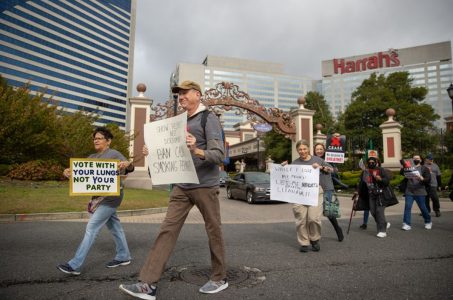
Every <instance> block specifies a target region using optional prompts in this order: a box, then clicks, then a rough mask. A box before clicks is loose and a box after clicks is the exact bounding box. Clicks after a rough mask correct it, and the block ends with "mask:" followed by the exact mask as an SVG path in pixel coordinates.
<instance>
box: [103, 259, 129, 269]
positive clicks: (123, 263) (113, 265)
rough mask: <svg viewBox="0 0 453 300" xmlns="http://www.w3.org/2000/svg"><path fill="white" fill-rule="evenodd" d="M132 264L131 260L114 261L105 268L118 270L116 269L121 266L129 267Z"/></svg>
mask: <svg viewBox="0 0 453 300" xmlns="http://www.w3.org/2000/svg"><path fill="white" fill-rule="evenodd" d="M130 263H131V260H130V259H129V260H116V259H114V260H112V261H111V262H109V263H107V264H106V265H105V266H106V267H107V268H116V267H119V266H127V265H128V264H130Z"/></svg>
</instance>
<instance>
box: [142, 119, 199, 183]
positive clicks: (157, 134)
mask: <svg viewBox="0 0 453 300" xmlns="http://www.w3.org/2000/svg"><path fill="white" fill-rule="evenodd" d="M186 128H187V112H184V113H182V114H180V115H178V116H176V117H172V118H167V119H164V120H159V121H155V122H151V123H147V124H145V127H144V133H145V136H144V138H145V144H146V146H147V147H148V151H149V155H148V163H149V164H148V168H149V171H150V174H151V180H152V182H153V184H156V185H159V184H173V183H197V184H198V183H199V181H198V176H197V173H196V171H195V166H194V164H193V160H192V155H191V154H190V150H189V149H188V148H187V145H186Z"/></svg>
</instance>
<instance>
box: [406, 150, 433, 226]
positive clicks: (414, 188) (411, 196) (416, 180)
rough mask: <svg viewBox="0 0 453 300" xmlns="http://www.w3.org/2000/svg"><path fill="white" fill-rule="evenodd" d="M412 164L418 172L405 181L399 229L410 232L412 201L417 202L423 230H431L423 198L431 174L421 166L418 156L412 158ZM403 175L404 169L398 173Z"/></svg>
mask: <svg viewBox="0 0 453 300" xmlns="http://www.w3.org/2000/svg"><path fill="white" fill-rule="evenodd" d="M412 160H413V162H414V171H418V173H417V174H416V176H411V177H410V178H408V180H407V186H406V191H405V193H404V194H405V196H404V199H405V201H406V204H405V205H404V217H403V226H402V227H401V229H403V230H405V231H408V230H411V229H412V227H411V211H412V205H413V204H414V200H415V201H416V202H417V205H418V207H419V208H420V211H421V213H422V216H423V219H424V220H425V229H428V230H429V229H431V228H432V226H433V223H432V222H431V216H430V214H429V212H428V209H427V208H426V203H425V198H426V195H427V194H428V193H427V192H426V187H427V186H429V185H430V183H431V173H430V172H429V169H428V168H427V167H425V166H423V165H422V164H421V162H422V160H421V157H420V155H414V156H413V157H412ZM400 173H401V174H404V168H402V169H401V171H400Z"/></svg>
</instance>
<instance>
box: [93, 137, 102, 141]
mask: <svg viewBox="0 0 453 300" xmlns="http://www.w3.org/2000/svg"><path fill="white" fill-rule="evenodd" d="M102 140H105V138H104V137H95V138H93V141H102Z"/></svg>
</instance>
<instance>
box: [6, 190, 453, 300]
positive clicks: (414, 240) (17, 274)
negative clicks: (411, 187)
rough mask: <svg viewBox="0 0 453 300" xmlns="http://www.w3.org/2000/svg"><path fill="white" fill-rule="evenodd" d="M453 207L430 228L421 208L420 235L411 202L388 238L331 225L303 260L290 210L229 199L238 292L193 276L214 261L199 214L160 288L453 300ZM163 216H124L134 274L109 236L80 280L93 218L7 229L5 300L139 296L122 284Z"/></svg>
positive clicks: (183, 292)
mask: <svg viewBox="0 0 453 300" xmlns="http://www.w3.org/2000/svg"><path fill="white" fill-rule="evenodd" d="M222 195H223V194H222ZM341 203H342V208H343V218H342V219H340V220H339V223H340V225H342V227H343V228H344V230H346V227H347V223H348V221H349V209H350V208H348V207H350V203H349V200H348V199H341ZM452 204H453V203H451V202H441V207H443V208H444V209H443V214H442V216H441V217H440V218H433V223H434V225H433V229H432V230H430V231H428V230H425V229H424V228H423V219H422V218H421V217H419V216H418V213H417V212H416V210H415V209H414V213H413V222H412V227H413V229H412V230H411V231H408V232H405V231H402V230H401V229H400V226H401V219H402V216H401V214H402V205H401V204H399V205H398V206H395V207H392V208H391V209H389V213H388V221H390V222H391V223H392V227H391V228H390V229H389V236H388V237H387V238H385V239H378V238H377V237H376V236H375V234H376V232H375V225H374V221H373V219H372V218H371V217H370V223H369V229H368V230H365V231H363V230H361V229H359V228H358V226H359V225H360V221H361V220H360V218H361V214H358V215H357V216H356V218H355V219H354V220H353V223H352V226H351V232H350V234H349V235H347V236H346V238H345V240H344V241H343V242H341V243H340V242H338V241H337V240H336V236H335V233H334V231H333V229H332V226H331V225H330V224H329V222H328V221H327V220H326V219H325V220H323V238H322V240H321V251H320V252H318V253H316V252H308V253H301V252H299V251H298V245H297V242H296V235H295V229H294V221H293V219H292V213H291V205H290V204H264V205H261V204H258V205H249V204H247V203H245V202H241V201H236V200H226V199H224V198H222V201H221V205H222V218H223V222H224V226H223V228H224V235H225V241H226V246H227V249H226V251H227V261H228V265H229V266H230V271H229V274H232V279H233V280H232V284H231V286H230V287H229V288H228V289H226V290H225V291H222V292H220V293H218V294H214V295H202V294H200V293H198V288H199V284H194V283H193V281H194V280H193V279H192V280H188V279H187V278H186V277H187V276H185V275H186V274H188V273H190V271H192V270H194V271H197V270H198V269H202V270H205V269H209V264H210V262H209V250H208V246H207V238H206V234H205V231H204V226H203V224H202V223H201V222H200V216H199V213H198V212H197V211H196V210H194V211H193V212H191V214H190V217H189V219H188V222H187V224H186V225H185V226H184V227H183V230H182V232H181V234H180V237H179V240H178V243H177V245H176V248H175V250H174V252H173V255H172V257H171V259H170V261H169V262H168V265H167V270H166V272H165V273H164V275H163V278H162V280H161V282H160V283H159V288H158V299H365V298H366V299H453V279H452V278H453V276H452V274H453V205H452ZM162 217H163V215H162V214H157V215H153V216H140V217H127V218H122V222H123V223H124V228H125V231H126V236H127V239H128V242H129V247H130V249H131V252H132V255H133V262H132V263H131V265H129V266H125V267H118V268H115V269H107V268H105V266H104V264H105V263H106V262H108V261H109V260H111V259H112V258H113V255H114V243H113V240H112V238H111V236H110V234H109V233H108V231H107V230H106V229H103V230H102V232H101V234H100V235H99V237H98V239H97V241H96V243H95V245H94V247H93V248H92V249H91V251H90V255H89V257H88V258H87V260H86V262H85V265H84V266H83V268H82V275H80V276H77V277H73V276H68V275H65V274H63V273H61V272H60V271H58V270H57V269H56V265H57V264H59V263H62V262H66V261H67V260H68V259H69V258H70V257H71V256H72V255H73V254H74V251H75V250H76V248H77V246H78V244H79V243H80V241H81V239H82V236H83V234H84V230H85V223H86V221H79V220H73V221H41V222H16V223H4V224H0V299H133V298H131V297H130V296H127V295H125V294H122V293H121V292H120V291H119V289H118V285H119V284H121V283H131V282H135V281H136V280H137V275H138V271H139V270H140V267H141V265H142V263H143V261H144V259H145V256H146V254H147V252H148V250H149V248H150V247H151V245H152V242H153V239H154V238H155V236H156V234H157V232H158V229H159V222H160V221H159V220H161V218H162ZM195 273H196V272H195ZM241 276H242V277H241ZM238 278H239V279H238ZM241 278H242V279H241ZM244 278H245V279H244ZM195 279H197V278H195ZM235 279H237V281H238V282H237V283H235V282H234V280H235ZM198 280H201V282H203V281H204V280H205V278H203V275H200V277H199V278H198ZM241 280H242V281H241ZM191 282H192V283H191Z"/></svg>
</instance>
